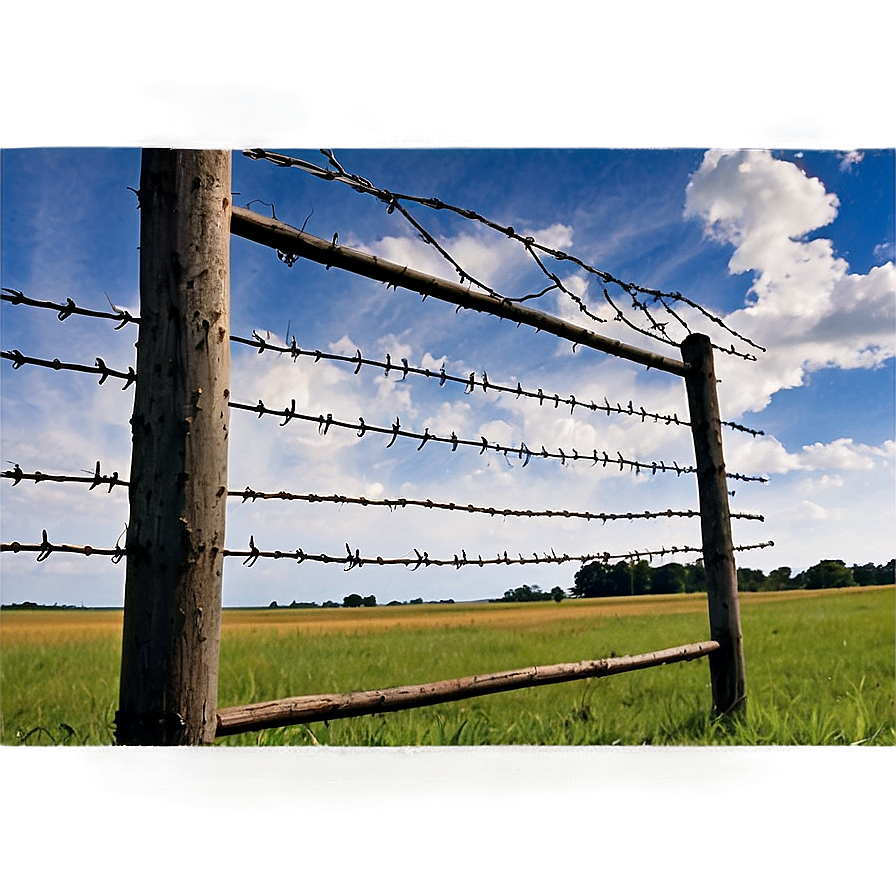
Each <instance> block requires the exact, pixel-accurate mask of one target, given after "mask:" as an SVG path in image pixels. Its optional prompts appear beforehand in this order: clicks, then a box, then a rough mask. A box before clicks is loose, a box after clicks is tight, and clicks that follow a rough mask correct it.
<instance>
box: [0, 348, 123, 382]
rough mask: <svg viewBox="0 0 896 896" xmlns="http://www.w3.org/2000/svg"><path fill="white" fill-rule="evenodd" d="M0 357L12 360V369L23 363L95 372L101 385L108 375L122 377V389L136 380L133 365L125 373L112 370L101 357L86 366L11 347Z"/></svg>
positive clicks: (52, 368)
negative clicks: (38, 355) (48, 358)
mask: <svg viewBox="0 0 896 896" xmlns="http://www.w3.org/2000/svg"><path fill="white" fill-rule="evenodd" d="M0 358H5V359H6V360H7V361H12V369H13V370H18V369H19V368H20V367H22V366H23V365H25V364H31V365H34V366H35V367H46V368H49V369H51V370H74V371H77V372H78V373H95V374H98V375H99V380H98V382H97V385H98V386H102V385H103V383H105V382H106V380H107V379H108V378H109V377H110V376H111V377H114V378H116V379H123V380H126V382H125V384H124V385H123V386H122V387H121V389H122V391H124V390H125V389H127V388H128V387H129V386H133V385H134V383H135V382H136V381H137V374H136V373H135V372H134V368H133V367H128V369H127V372H126V373H125V372H123V371H121V370H113V369H112V368H111V367H108V366H107V365H106V362H105V361H104V360H103V359H102V358H97V359H96V363H95V364H94V365H93V367H88V366H87V365H85V364H70V363H66V362H63V361H60V360H59V358H53V360H52V361H48V360H47V359H46V358H31V357H28V356H27V355H23V354H22V353H21V352H20V351H19V350H18V349H13V350H12V351H10V352H0Z"/></svg>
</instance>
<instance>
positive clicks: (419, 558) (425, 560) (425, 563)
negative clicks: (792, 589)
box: [221, 536, 774, 571]
mask: <svg viewBox="0 0 896 896" xmlns="http://www.w3.org/2000/svg"><path fill="white" fill-rule="evenodd" d="M773 546H774V542H772V541H767V542H764V543H762V544H750V545H740V546H738V547H735V548H734V550H735V551H749V550H755V549H759V548H767V547H773ZM702 550H703V549H702V548H693V547H678V546H675V545H673V546H672V547H671V548H667V547H660V548H651V549H650V550H643V551H630V552H628V553H625V554H609V553H596V554H576V555H570V554H557V553H556V552H555V551H553V550H551V552H550V553H542V554H538V553H533V554H532V555H531V556H526V557H524V556H523V555H522V554H516V556H511V555H510V554H509V553H508V552H507V551H504V552H503V553H499V554H498V555H497V556H495V557H483V556H482V555H481V554H475V555H468V554H467V552H466V551H461V552H460V553H459V554H455V555H454V556H453V557H452V558H451V559H447V558H434V557H430V556H429V552H428V551H423V552H421V551H419V550H418V549H417V548H412V551H413V554H414V556H413V557H411V556H409V555H405V556H404V557H388V558H387V557H379V556H377V557H362V556H361V552H360V550H358V549H355V550H352V548H351V546H350V545H349V544H347V543H346V545H345V553H344V554H341V555H340V554H314V553H308V552H307V551H304V550H302V549H301V548H298V549H296V550H294V551H263V550H261V549H260V548H259V547H258V545H256V544H255V538H254V536H250V537H249V549H248V550H242V551H241V550H231V549H229V548H225V549H224V550H223V551H222V552H221V553H222V555H223V556H224V557H244V558H245V559H244V560H243V566H254V565H255V564H256V563H257V562H258V560H259V558H261V557H266V558H270V559H273V560H295V561H296V562H297V563H304V562H305V561H311V562H315V563H339V564H342V565H343V567H344V568H345V570H346V571H348V570H350V569H360V568H361V567H363V566H406V567H408V568H410V569H412V570H417V569H420V567H430V566H453V567H454V568H455V569H461V568H462V567H464V566H499V565H501V566H504V565H506V566H512V565H526V564H530V563H589V562H591V561H594V560H599V561H601V562H603V563H608V562H609V561H610V560H629V561H631V560H635V561H637V560H647V561H648V562H650V561H652V560H653V559H654V558H661V557H665V556H667V555H669V554H699V553H702Z"/></svg>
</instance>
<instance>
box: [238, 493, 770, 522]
mask: <svg viewBox="0 0 896 896" xmlns="http://www.w3.org/2000/svg"><path fill="white" fill-rule="evenodd" d="M227 496H228V497H230V498H241V499H242V503H243V504H245V503H246V502H247V501H252V502H255V501H257V500H262V501H271V500H277V501H307V502H308V503H310V504H319V503H328V504H359V505H360V506H362V507H387V508H388V509H389V510H397V509H399V508H405V507H423V508H426V509H427V510H454V511H459V512H461V513H484V514H488V515H489V516H501V517H508V516H516V517H526V518H529V517H563V518H564V519H582V520H588V521H594V522H601V523H607V522H611V521H617V520H628V521H631V520H637V519H645V520H649V519H658V518H659V517H685V518H688V519H690V518H692V517H697V516H700V512H699V511H697V510H659V511H657V510H645V511H643V512H632V513H594V512H591V511H586V510H522V509H512V508H509V507H504V508H497V507H481V506H479V505H476V504H458V503H456V502H454V501H447V502H446V501H433V500H432V499H431V498H366V497H364V495H360V496H358V497H350V496H348V495H315V494H295V493H292V492H285V491H280V492H259V491H255V490H254V489H251V488H249V486H248V485H247V486H246V487H245V488H244V489H243V490H242V491H228V492H227ZM731 518H732V519H743V520H758V521H760V522H765V517H764V516H762V515H761V514H757V513H732V514H731Z"/></svg>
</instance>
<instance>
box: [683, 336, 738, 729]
mask: <svg viewBox="0 0 896 896" xmlns="http://www.w3.org/2000/svg"><path fill="white" fill-rule="evenodd" d="M681 356H682V359H683V360H684V361H685V363H686V364H688V366H689V368H690V371H689V373H688V375H687V376H686V377H685V385H686V388H687V394H688V406H689V409H690V415H691V430H692V433H693V438H694V453H695V457H696V461H697V491H698V495H699V501H700V525H701V529H702V533H703V565H704V568H705V571H706V590H707V600H708V604H709V626H710V635H709V636H710V638H712V639H713V640H714V641H718V642H719V644H720V648H719V650H717V651H716V652H715V653H713V654H712V655H711V656H710V658H709V670H710V677H711V680H712V698H713V706H714V709H715V711H716V713H717V714H719V715H733V714H735V713H740V712H743V710H744V709H745V707H746V677H745V672H744V651H743V636H742V635H741V629H740V606H739V603H738V597H737V568H736V566H735V560H734V545H733V542H732V538H731V518H730V514H729V508H728V482H727V479H726V477H725V460H724V457H723V454H722V425H721V418H720V416H719V397H718V392H717V389H716V374H715V365H714V363H713V356H712V345H711V344H710V341H709V337H708V336H704V335H703V334H701V333H692V334H691V335H690V336H688V337H687V338H686V339H685V340H684V342H683V343H682V344H681Z"/></svg>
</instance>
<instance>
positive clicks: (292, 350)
mask: <svg viewBox="0 0 896 896" xmlns="http://www.w3.org/2000/svg"><path fill="white" fill-rule="evenodd" d="M230 340H231V342H236V343H239V344H240V345H248V346H251V347H252V348H257V349H258V354H259V355H260V354H263V353H264V352H265V351H272V352H276V353H279V354H284V355H289V356H290V357H291V358H292V359H293V361H295V360H297V359H298V358H300V357H302V358H314V361H315V363H317V362H318V361H320V360H321V359H324V360H327V361H338V362H342V363H345V364H352V365H354V367H355V370H354V373H355V374H357V373H358V372H359V371H360V370H361V368H362V367H375V368H378V369H380V370H383V371H384V372H385V375H386V376H389V374H390V373H391V371H393V370H394V371H396V372H397V373H401V380H402V381H404V380H405V379H406V378H407V377H408V376H409V375H416V376H423V377H426V378H427V379H436V380H438V381H439V386H444V385H445V383H459V384H460V385H462V386H464V392H465V394H467V395H471V394H472V393H474V392H475V391H476V387H477V386H478V387H479V388H481V389H482V391H483V392H488V390H489V389H491V390H492V391H493V392H503V393H506V394H509V395H513V396H514V397H515V398H520V397H524V398H532V399H535V400H537V401H538V403H539V405H542V406H543V405H544V404H545V402H547V403H548V405H550V404H553V406H554V408H557V407H559V406H560V405H561V404H562V405H568V406H569V413H570V414H572V413H573V411H575V409H576V408H577V407H580V408H584V409H585V410H588V411H592V412H595V413H605V414H606V415H607V416H610V414H625V415H627V416H629V417H638V418H640V420H641V422H642V423H643V422H645V421H646V420H651V421H653V422H656V423H665V424H666V425H667V426H668V425H669V424H672V423H674V424H676V425H678V426H688V427H689V426H690V425H691V424H690V422H689V421H688V420H680V419H679V418H678V414H657V413H653V412H651V411H646V410H644V407H643V406H641V407H638V408H636V407H635V406H634V402H632V401H629V402H628V405H623V404H620V403H619V402H618V401H617V402H616V405H615V407H614V406H613V405H612V404H610V401H609V399H608V398H607V397H606V396H604V402H603V404H597V403H596V402H594V401H581V400H580V399H578V398H576V397H575V395H572V394H571V395H570V396H569V398H564V397H562V396H561V395H559V394H558V393H557V392H553V393H552V392H550V391H549V390H545V389H537V390H535V391H534V392H533V391H532V390H531V389H524V388H523V386H522V384H521V383H519V382H518V383H517V384H516V387H513V386H505V385H502V384H500V383H495V382H492V381H491V380H489V378H488V373H487V371H485V370H483V371H482V374H481V378H480V379H479V380H477V379H476V371H475V370H474V371H472V372H471V373H470V375H469V376H468V377H461V376H454V375H452V374H449V373H448V372H447V371H446V370H445V365H444V364H443V365H442V367H441V368H440V369H439V370H438V371H437V372H434V371H432V370H430V369H428V368H426V367H414V366H412V365H410V364H409V363H408V360H407V358H402V359H401V363H400V364H396V363H394V362H393V361H392V356H391V354H389V353H388V352H387V353H386V360H385V361H374V360H371V359H368V358H365V357H363V356H362V355H361V350H360V349H358V351H357V353H356V354H354V355H339V354H334V353H332V352H325V351H322V350H321V349H302V348H300V347H299V346H298V344H297V343H296V338H295V336H293V337H292V340H291V342H290V344H289V345H288V346H281V345H274V344H272V343H270V342H268V341H267V340H266V339H265V338H264V337H263V336H261V334H259V333H257V332H256V331H253V332H252V338H251V339H247V338H246V337H245V336H231V337H230ZM721 423H722V426H727V427H730V428H731V429H736V430H738V431H740V432H745V433H748V434H749V435H752V436H754V437H755V436H764V435H765V433H764V432H763V431H762V430H758V429H751V428H749V427H747V426H743V425H741V424H740V423H731V422H728V421H725V420H723V421H721Z"/></svg>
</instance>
